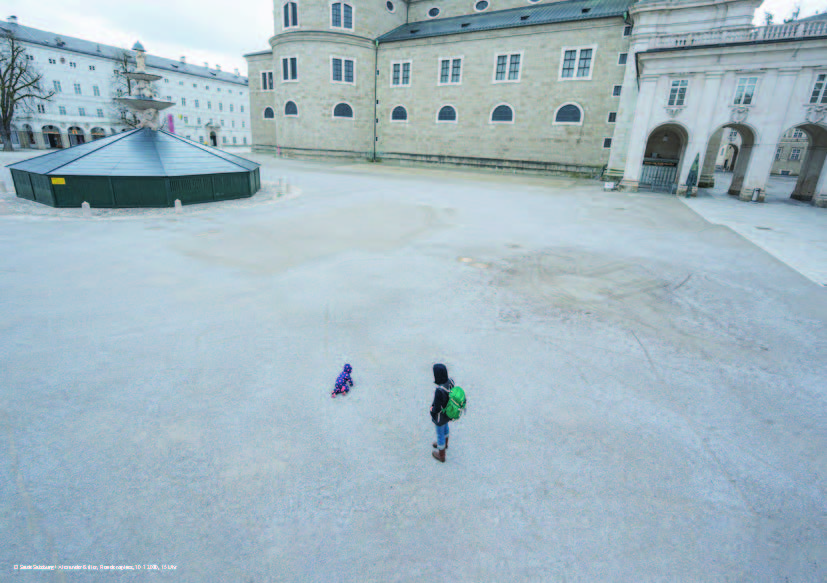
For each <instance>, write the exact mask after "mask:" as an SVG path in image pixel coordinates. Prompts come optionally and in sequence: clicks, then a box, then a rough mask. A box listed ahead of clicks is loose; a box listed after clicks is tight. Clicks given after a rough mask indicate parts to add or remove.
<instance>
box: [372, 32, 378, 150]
mask: <svg viewBox="0 0 827 583" xmlns="http://www.w3.org/2000/svg"><path fill="white" fill-rule="evenodd" d="M378 65H379V41H378V40H375V41H373V158H371V162H376V120H377V119H378V118H377V117H376V105H377V102H378V101H379V100H378V99H377V95H376V88H377V86H378V77H379V69H377V68H376V67H377V66H378Z"/></svg>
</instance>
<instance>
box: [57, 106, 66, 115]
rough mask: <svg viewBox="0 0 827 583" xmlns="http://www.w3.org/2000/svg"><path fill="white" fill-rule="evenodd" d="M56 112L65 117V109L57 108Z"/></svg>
mask: <svg viewBox="0 0 827 583" xmlns="http://www.w3.org/2000/svg"><path fill="white" fill-rule="evenodd" d="M57 111H58V113H59V114H60V115H66V108H65V107H63V106H62V105H58V106H57Z"/></svg>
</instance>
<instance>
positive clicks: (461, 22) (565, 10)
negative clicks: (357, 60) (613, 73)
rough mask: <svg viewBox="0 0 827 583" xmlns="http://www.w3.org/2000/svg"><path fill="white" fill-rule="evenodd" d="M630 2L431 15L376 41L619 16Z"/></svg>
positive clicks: (587, 1)
mask: <svg viewBox="0 0 827 583" xmlns="http://www.w3.org/2000/svg"><path fill="white" fill-rule="evenodd" d="M634 2H635V0H568V1H565V2H553V3H550V4H535V5H532V6H525V7H524V8H512V9H509V10H497V11H495V12H481V13H479V14H468V15H465V16H454V17H451V18H434V19H433V20H424V21H420V22H411V23H409V24H404V25H402V26H400V27H399V28H395V29H394V30H392V31H390V32H389V33H387V34H384V35H382V36H380V37H379V39H378V41H379V42H380V43H386V42H395V41H404V40H409V39H415V38H425V37H431V36H444V35H448V34H462V33H467V32H475V31H479V30H495V29H498V28H515V27H521V26H532V25H537V24H550V23H553V22H572V21H576V20H593V19H595V18H610V17H619V16H623V14H624V13H625V12H626V11H627V10H628V9H629V6H631V5H632V4H634Z"/></svg>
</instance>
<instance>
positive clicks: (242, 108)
mask: <svg viewBox="0 0 827 583" xmlns="http://www.w3.org/2000/svg"><path fill="white" fill-rule="evenodd" d="M241 113H244V106H243V105H242V106H241Z"/></svg>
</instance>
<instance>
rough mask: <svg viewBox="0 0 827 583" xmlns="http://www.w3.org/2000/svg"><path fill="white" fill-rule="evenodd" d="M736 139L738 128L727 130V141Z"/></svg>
mask: <svg viewBox="0 0 827 583" xmlns="http://www.w3.org/2000/svg"><path fill="white" fill-rule="evenodd" d="M737 139H738V130H729V141H730V142H734V141H735V140H737Z"/></svg>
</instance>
